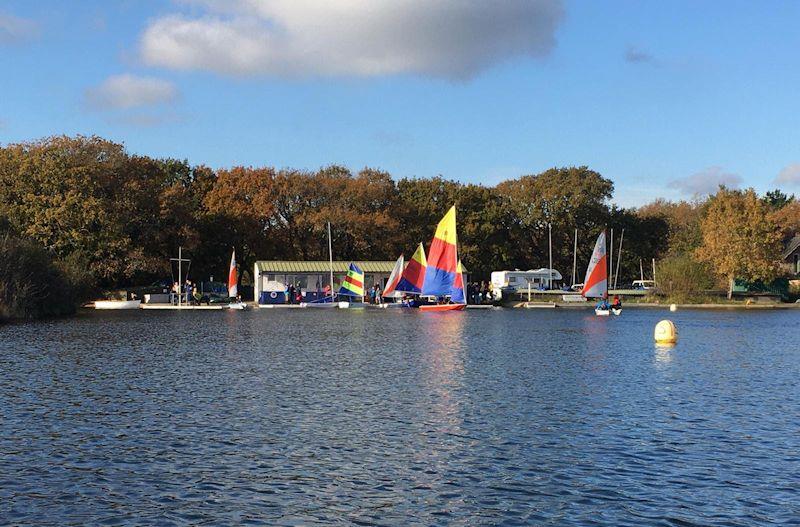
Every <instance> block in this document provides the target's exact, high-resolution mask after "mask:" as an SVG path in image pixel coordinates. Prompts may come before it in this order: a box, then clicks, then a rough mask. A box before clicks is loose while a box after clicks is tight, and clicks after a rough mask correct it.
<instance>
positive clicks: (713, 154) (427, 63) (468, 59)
mask: <svg viewBox="0 0 800 527" xmlns="http://www.w3.org/2000/svg"><path fill="white" fill-rule="evenodd" d="M798 22H800V2H790V1H787V2H780V1H770V2H756V1H753V2H735V1H733V2H732V1H726V2H712V1H703V2H697V1H689V2H679V1H670V2H656V1H630V2H627V1H618V2H610V1H609V2H596V1H588V0H587V1H564V2H561V1H559V0H506V1H502V2H499V1H498V2H470V1H464V0H439V1H438V2H430V1H428V0H401V1H394V0H346V1H345V0H330V1H328V2H316V1H314V0H294V1H289V0H228V1H222V0H160V1H157V0H122V1H117V2H114V1H82V2H58V1H45V0H40V1H37V2H29V1H15V0H11V1H8V0H5V1H3V2H0V68H2V72H3V73H2V77H0V79H2V83H1V85H0V86H1V88H0V93H1V95H0V143H9V142H17V141H25V140H32V139H36V138H40V137H44V136H48V135H53V134H78V133H80V134H98V135H101V136H103V137H107V138H110V139H113V140H116V141H121V142H123V143H125V145H126V146H127V147H128V149H129V150H130V151H132V152H136V153H142V154H148V155H154V156H171V157H177V158H188V159H189V160H190V161H191V162H192V163H204V164H207V165H210V166H212V167H227V166H232V165H273V166H277V167H297V168H308V169H315V168H318V167H320V166H323V165H327V164H331V163H340V164H344V165H346V166H348V167H350V168H352V169H354V170H357V169H359V168H361V167H363V166H373V167H377V168H382V169H384V170H387V171H389V172H391V173H392V174H393V175H394V176H395V177H411V176H418V177H429V176H434V175H437V174H441V175H443V176H445V177H447V178H452V179H457V180H461V181H465V182H476V183H485V184H494V183H497V182H499V181H502V180H503V179H507V178H513V177H517V176H519V175H521V174H528V173H537V172H540V171H542V170H545V169H547V168H549V167H552V166H563V165H583V164H585V165H588V166H590V167H591V168H593V169H595V170H597V171H599V172H600V173H601V174H603V175H604V176H606V177H608V178H610V179H612V180H613V181H614V182H615V185H616V192H615V199H614V201H616V202H617V203H619V204H621V205H623V206H634V205H640V204H643V203H645V202H647V201H650V200H652V199H653V198H656V197H666V198H669V199H680V198H691V197H692V195H693V194H695V193H700V194H702V193H704V192H707V191H708V190H709V189H713V188H715V186H716V185H717V184H718V183H719V182H725V183H727V184H729V185H731V186H742V187H747V186H753V187H755V188H756V189H757V190H759V191H764V190H767V189H770V188H775V187H780V188H782V189H784V190H785V191H787V192H798V191H800V126H799V125H800V73H798V71H799V70H798V68H799V67H800V59H798V57H800V31H797V27H798Z"/></svg>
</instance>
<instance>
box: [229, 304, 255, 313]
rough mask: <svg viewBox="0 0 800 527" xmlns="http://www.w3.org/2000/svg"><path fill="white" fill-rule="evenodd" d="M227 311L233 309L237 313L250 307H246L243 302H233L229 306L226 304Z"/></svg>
mask: <svg viewBox="0 0 800 527" xmlns="http://www.w3.org/2000/svg"><path fill="white" fill-rule="evenodd" d="M228 309H235V310H238V311H246V310H247V309H250V306H248V305H247V304H245V303H244V302H233V303H231V304H228Z"/></svg>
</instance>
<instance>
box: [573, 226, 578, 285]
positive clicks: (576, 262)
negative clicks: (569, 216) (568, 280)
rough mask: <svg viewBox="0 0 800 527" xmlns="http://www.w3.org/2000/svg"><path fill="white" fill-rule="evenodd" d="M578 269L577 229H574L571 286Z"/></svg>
mask: <svg viewBox="0 0 800 527" xmlns="http://www.w3.org/2000/svg"><path fill="white" fill-rule="evenodd" d="M577 267H578V229H575V246H574V247H573V248H572V285H575V272H576V268H577Z"/></svg>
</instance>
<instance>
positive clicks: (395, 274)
mask: <svg viewBox="0 0 800 527" xmlns="http://www.w3.org/2000/svg"><path fill="white" fill-rule="evenodd" d="M403 267H405V261H404V260H403V255H402V254H401V255H400V258H398V259H397V261H396V262H395V263H394V268H393V269H392V274H390V275H389V279H388V280H386V287H384V288H383V292H382V293H381V296H398V295H399V293H398V294H395V292H396V291H395V289H396V288H397V283H398V282H400V277H401V276H403Z"/></svg>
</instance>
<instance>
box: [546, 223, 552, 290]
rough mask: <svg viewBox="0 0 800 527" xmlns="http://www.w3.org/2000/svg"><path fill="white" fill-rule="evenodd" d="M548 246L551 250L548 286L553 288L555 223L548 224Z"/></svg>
mask: <svg viewBox="0 0 800 527" xmlns="http://www.w3.org/2000/svg"><path fill="white" fill-rule="evenodd" d="M547 246H548V247H549V250H550V267H549V268H548V269H547V275H548V276H549V277H550V279H549V280H548V282H547V288H548V289H553V224H552V223H548V224H547Z"/></svg>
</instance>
